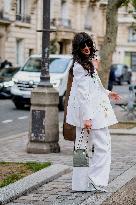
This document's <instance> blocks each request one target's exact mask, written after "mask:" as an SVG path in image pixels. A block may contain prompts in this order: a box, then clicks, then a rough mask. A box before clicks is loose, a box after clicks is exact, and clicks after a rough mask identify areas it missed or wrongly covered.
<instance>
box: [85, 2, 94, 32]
mask: <svg viewBox="0 0 136 205" xmlns="http://www.w3.org/2000/svg"><path fill="white" fill-rule="evenodd" d="M92 19H93V9H92V7H91V6H89V7H88V9H87V13H86V16H85V29H86V30H89V31H91V30H92V22H91V20H92Z"/></svg>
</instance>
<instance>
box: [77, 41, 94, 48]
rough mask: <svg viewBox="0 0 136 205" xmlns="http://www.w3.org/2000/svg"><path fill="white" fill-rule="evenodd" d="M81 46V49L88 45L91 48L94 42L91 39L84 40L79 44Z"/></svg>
mask: <svg viewBox="0 0 136 205" xmlns="http://www.w3.org/2000/svg"><path fill="white" fill-rule="evenodd" d="M79 46H80V48H81V49H84V48H85V47H86V46H87V47H89V48H91V47H92V46H93V45H92V42H91V41H90V40H86V41H82V42H81V43H80V44H79Z"/></svg>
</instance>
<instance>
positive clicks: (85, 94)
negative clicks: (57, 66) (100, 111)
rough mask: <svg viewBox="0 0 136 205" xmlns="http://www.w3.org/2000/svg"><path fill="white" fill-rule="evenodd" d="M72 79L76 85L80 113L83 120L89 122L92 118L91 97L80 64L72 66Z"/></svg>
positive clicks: (84, 72)
mask: <svg viewBox="0 0 136 205" xmlns="http://www.w3.org/2000/svg"><path fill="white" fill-rule="evenodd" d="M73 71H74V79H75V81H76V84H77V95H78V96H77V97H78V102H79V106H80V112H82V113H81V114H82V117H83V120H89V119H93V118H94V112H93V103H92V96H91V93H90V88H89V87H90V86H89V80H90V79H89V78H90V76H87V75H86V74H87V73H86V71H85V70H84V69H83V67H82V66H81V65H80V64H77V65H76V66H74V69H73Z"/></svg>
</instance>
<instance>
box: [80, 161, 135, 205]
mask: <svg viewBox="0 0 136 205" xmlns="http://www.w3.org/2000/svg"><path fill="white" fill-rule="evenodd" d="M134 177H136V164H135V165H133V166H132V167H131V168H129V169H128V170H126V171H125V172H124V173H122V174H121V175H119V176H118V177H117V178H116V179H114V180H113V181H111V182H110V183H109V185H108V189H109V192H108V193H104V194H99V195H98V194H96V195H92V196H90V197H89V198H88V199H86V200H85V201H84V202H83V203H81V205H101V204H102V203H103V202H104V201H105V200H106V199H108V198H109V197H110V196H112V195H113V194H114V193H115V192H116V191H118V190H119V189H120V188H121V187H123V186H124V185H125V184H126V183H127V182H129V181H130V180H131V179H133V178H134Z"/></svg>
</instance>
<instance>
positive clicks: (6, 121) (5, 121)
mask: <svg viewBox="0 0 136 205" xmlns="http://www.w3.org/2000/svg"><path fill="white" fill-rule="evenodd" d="M12 121H13V120H4V121H2V123H9V122H12Z"/></svg>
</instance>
